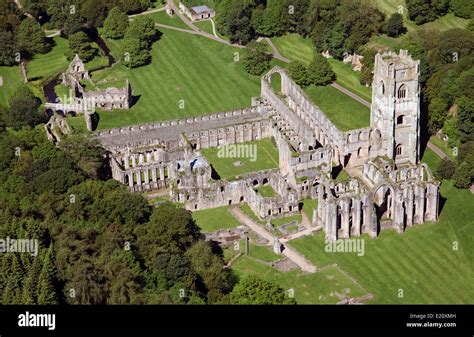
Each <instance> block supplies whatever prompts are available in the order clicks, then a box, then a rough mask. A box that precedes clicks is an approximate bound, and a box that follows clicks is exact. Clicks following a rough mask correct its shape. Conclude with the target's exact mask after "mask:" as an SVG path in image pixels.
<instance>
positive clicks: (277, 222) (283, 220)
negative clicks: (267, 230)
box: [272, 214, 301, 228]
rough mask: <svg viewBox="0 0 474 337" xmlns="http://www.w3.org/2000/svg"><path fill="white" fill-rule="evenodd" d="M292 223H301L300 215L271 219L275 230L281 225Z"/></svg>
mask: <svg viewBox="0 0 474 337" xmlns="http://www.w3.org/2000/svg"><path fill="white" fill-rule="evenodd" d="M293 221H296V222H298V223H299V222H301V215H299V214H297V215H292V216H287V217H285V218H275V219H272V224H273V225H274V226H275V228H277V227H279V226H281V225H285V224H287V223H290V222H293Z"/></svg>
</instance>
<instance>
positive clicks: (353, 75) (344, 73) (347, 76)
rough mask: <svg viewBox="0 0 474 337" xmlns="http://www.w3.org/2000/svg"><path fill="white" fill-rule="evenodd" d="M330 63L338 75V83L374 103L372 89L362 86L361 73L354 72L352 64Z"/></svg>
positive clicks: (336, 61) (337, 61) (331, 61)
mask: <svg viewBox="0 0 474 337" xmlns="http://www.w3.org/2000/svg"><path fill="white" fill-rule="evenodd" d="M329 63H330V64H331V67H332V70H333V71H334V72H335V73H336V76H337V79H336V83H338V84H340V85H341V86H343V87H344V88H346V89H348V90H350V91H352V92H353V93H354V94H356V95H357V96H359V97H362V98H363V99H365V100H366V101H367V102H371V101H372V87H370V86H369V87H367V86H365V85H362V84H360V81H359V79H360V72H357V71H354V70H352V67H351V65H350V64H345V63H344V62H342V61H339V60H336V59H329Z"/></svg>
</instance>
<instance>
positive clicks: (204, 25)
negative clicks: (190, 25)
mask: <svg viewBox="0 0 474 337" xmlns="http://www.w3.org/2000/svg"><path fill="white" fill-rule="evenodd" d="M194 25H195V26H196V27H198V28H199V29H200V30H202V31H204V32H206V33H208V34H211V35H214V31H213V30H212V22H211V20H204V21H198V22H195V23H194Z"/></svg>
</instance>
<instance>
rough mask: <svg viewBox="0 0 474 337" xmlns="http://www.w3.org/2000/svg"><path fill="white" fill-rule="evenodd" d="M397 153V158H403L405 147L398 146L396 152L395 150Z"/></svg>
mask: <svg viewBox="0 0 474 337" xmlns="http://www.w3.org/2000/svg"><path fill="white" fill-rule="evenodd" d="M395 153H396V154H397V156H401V155H402V153H403V147H402V145H401V144H398V145H397V148H396V150H395Z"/></svg>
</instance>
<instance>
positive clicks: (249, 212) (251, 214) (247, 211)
mask: <svg viewBox="0 0 474 337" xmlns="http://www.w3.org/2000/svg"><path fill="white" fill-rule="evenodd" d="M239 208H240V210H241V211H242V212H243V213H244V214H245V215H246V216H248V217H249V218H250V219H252V220H253V221H255V222H257V223H260V224H266V221H264V220H260V218H259V217H258V216H257V215H256V214H255V213H254V211H252V209H251V208H250V206H249V205H248V204H247V203H243V204H241V205H239Z"/></svg>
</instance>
